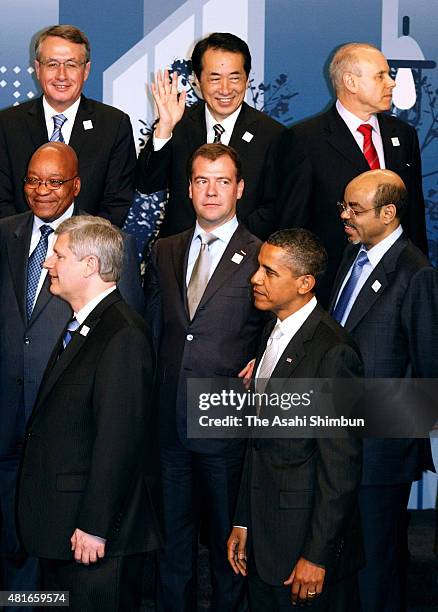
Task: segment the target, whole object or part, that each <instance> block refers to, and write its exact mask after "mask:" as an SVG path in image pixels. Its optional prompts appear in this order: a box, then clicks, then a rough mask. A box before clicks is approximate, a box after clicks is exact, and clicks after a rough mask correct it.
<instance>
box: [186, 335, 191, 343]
mask: <svg viewBox="0 0 438 612" xmlns="http://www.w3.org/2000/svg"><path fill="white" fill-rule="evenodd" d="M186 339H187V340H188V341H189V342H191V341H192V340H193V334H187V336H186Z"/></svg>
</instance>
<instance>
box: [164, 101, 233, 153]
mask: <svg viewBox="0 0 438 612" xmlns="http://www.w3.org/2000/svg"><path fill="white" fill-rule="evenodd" d="M241 110H242V105H240V106H239V108H238V109H236V110H235V111H234V113H231V115H228V117H226V118H225V119H223V120H222V121H216V119H215V118H214V117H213V115H212V114H211V113H210V111H209V110H208V107H207V105H205V125H206V128H207V142H208V143H211V142H213V140H214V137H215V132H214V129H213V126H214V125H216V124H217V123H220V124H221V126H222V127H223V128H224V130H225V131H224V133H223V134H222V136H221V143H222V144H224V145H228V144H229V142H230V140H231V135H232V133H233V130H234V126H235V125H236V121H237V117H238V116H239V113H240V111H241ZM171 138H172V134H171V135H170V136H169V138H156V136H155V133H154V135H153V141H152V142H153V145H154V151H159V150H160V149H162V148H163V147H164V145H165V144H166V142H169V140H170V139H171Z"/></svg>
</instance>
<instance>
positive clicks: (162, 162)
mask: <svg viewBox="0 0 438 612" xmlns="http://www.w3.org/2000/svg"><path fill="white" fill-rule="evenodd" d="M171 171H172V138H171V139H170V140H169V141H168V142H166V144H165V145H164V147H162V148H161V149H160V150H159V151H154V144H153V136H152V135H151V136H150V138H149V140H148V141H147V143H146V145H145V147H144V148H143V149H142V151H141V152H140V155H139V156H138V160H137V166H136V171H135V186H136V188H137V189H138V190H139V191H140V192H141V193H155V192H156V191H161V190H163V189H166V188H167V187H168V185H169V182H170V173H171Z"/></svg>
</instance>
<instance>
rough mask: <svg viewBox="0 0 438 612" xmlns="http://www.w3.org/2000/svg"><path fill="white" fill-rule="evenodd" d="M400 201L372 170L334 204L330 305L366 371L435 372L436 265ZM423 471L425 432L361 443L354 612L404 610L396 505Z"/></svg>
mask: <svg viewBox="0 0 438 612" xmlns="http://www.w3.org/2000/svg"><path fill="white" fill-rule="evenodd" d="M408 201H409V198H408V194H407V192H406V188H405V185H404V183H403V181H402V180H401V178H400V177H399V176H398V175H397V174H395V173H394V172H391V171H390V170H373V171H369V172H365V173H364V174H361V175H360V176H358V177H357V178H355V179H353V180H352V181H351V182H350V183H349V184H348V185H347V188H346V190H345V195H344V198H343V201H342V202H341V203H340V204H339V212H340V216H341V220H342V222H343V223H342V224H341V227H343V229H344V232H345V234H346V236H347V238H348V240H349V242H350V243H351V246H348V247H347V249H346V251H345V254H344V258H343V260H342V262H341V266H340V268H339V272H338V275H337V277H336V280H335V285H334V289H333V293H332V298H331V310H332V313H333V317H334V318H335V319H336V320H337V321H339V322H340V323H341V325H343V326H344V327H345V329H346V330H347V331H348V332H349V333H350V335H351V337H352V338H353V340H354V341H355V342H356V343H357V345H358V347H359V350H360V352H361V355H362V358H363V362H364V371H365V376H366V377H367V378H388V379H397V378H436V377H437V373H438V343H437V337H436V335H437V334H436V330H437V328H438V298H437V296H438V272H437V270H435V269H434V268H433V267H432V266H431V264H430V263H429V262H428V260H427V259H426V257H425V256H424V255H423V253H422V252H421V251H420V250H419V249H418V248H417V247H415V246H414V245H413V244H412V242H411V241H410V240H409V239H408V238H407V237H406V235H405V234H404V223H405V221H404V220H405V218H406V214H407V210H406V208H407V206H408ZM378 408H379V407H378V406H373V409H378ZM425 469H433V463H432V458H431V452H430V443H429V440H428V439H425V440H412V439H383V438H368V439H365V440H364V460H363V476H362V486H361V489H360V494H359V500H360V510H361V520H362V528H363V533H364V543H365V557H366V567H365V569H363V570H362V571H361V572H360V574H359V581H360V596H361V604H362V610H382V611H384V612H400V611H401V610H405V609H406V584H407V575H406V574H407V567H406V566H407V558H408V550H407V520H406V507H407V503H408V499H409V492H410V488H411V484H412V481H414V480H418V479H419V478H421V475H422V471H423V470H425Z"/></svg>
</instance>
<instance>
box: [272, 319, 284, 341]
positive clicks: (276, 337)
mask: <svg viewBox="0 0 438 612" xmlns="http://www.w3.org/2000/svg"><path fill="white" fill-rule="evenodd" d="M282 336H283V332H282V330H281V327H280V323H276V325H275V327H274V329H273V330H272V332H271V335H270V337H269V339H270V340H279V339H280V338H281V337H282Z"/></svg>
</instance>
